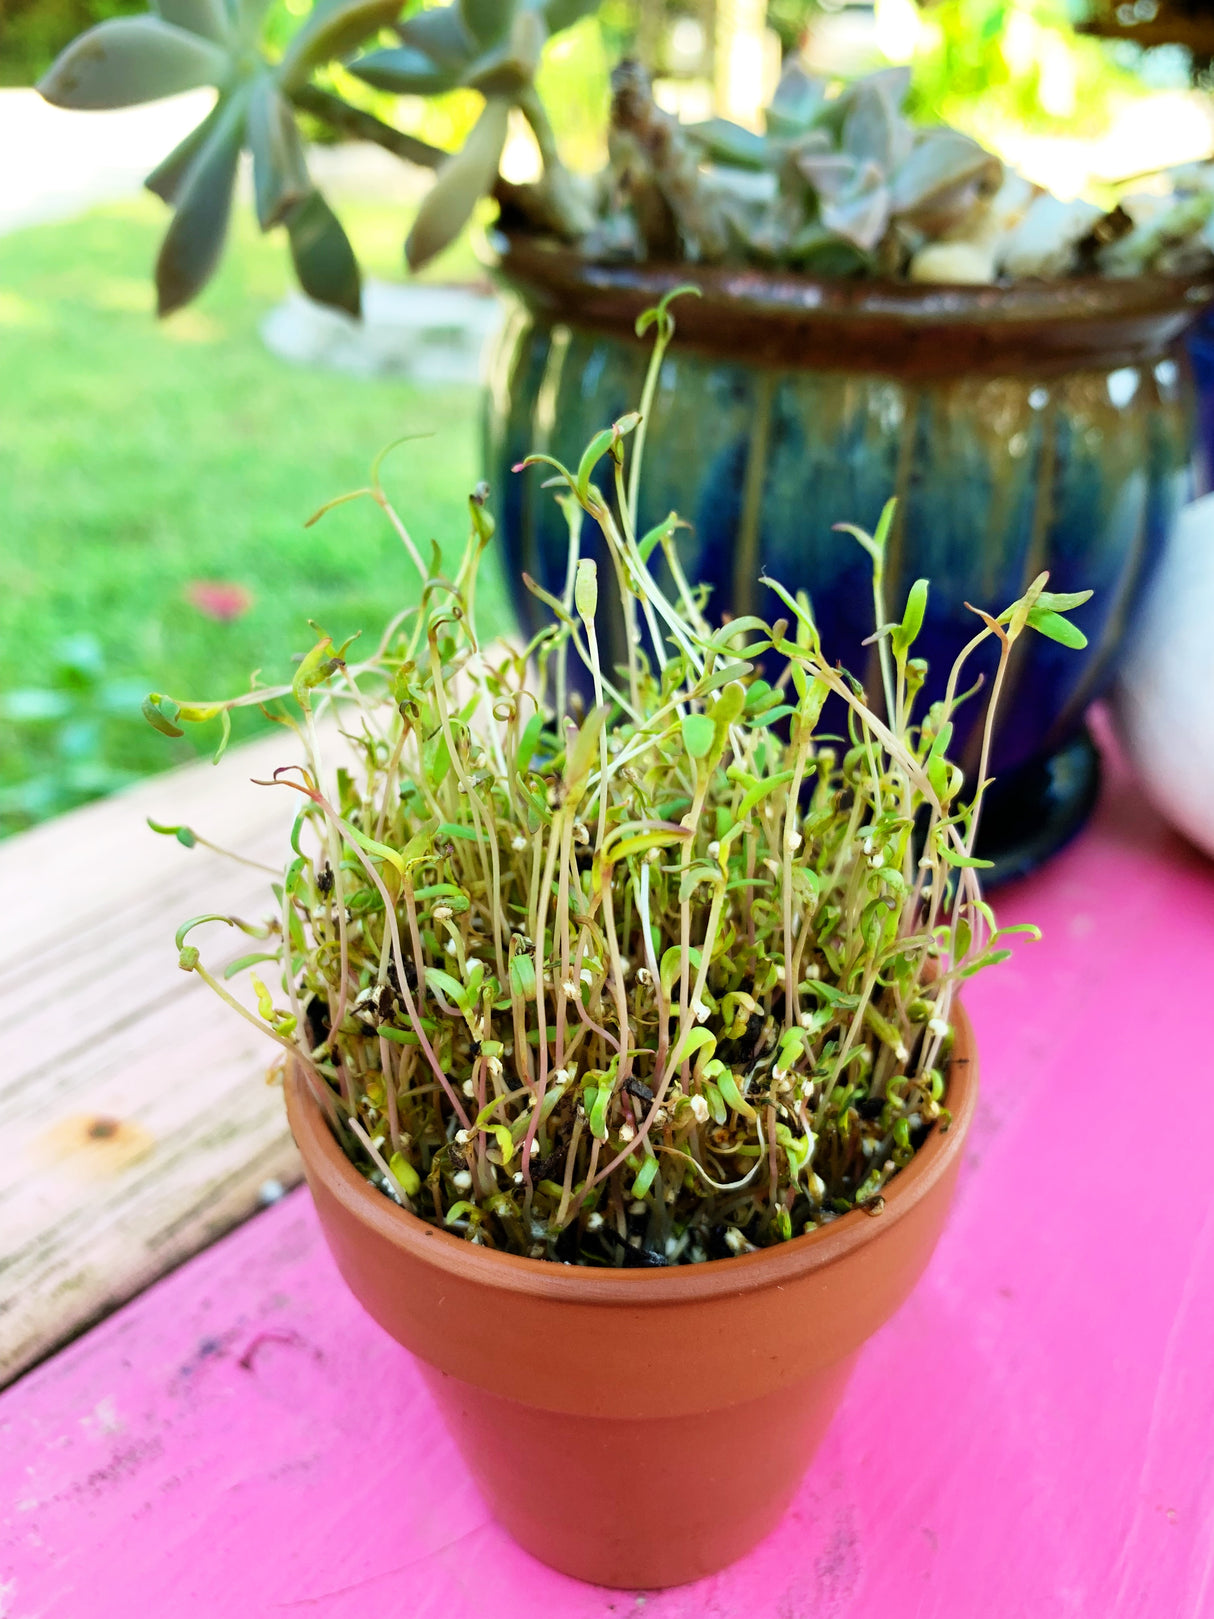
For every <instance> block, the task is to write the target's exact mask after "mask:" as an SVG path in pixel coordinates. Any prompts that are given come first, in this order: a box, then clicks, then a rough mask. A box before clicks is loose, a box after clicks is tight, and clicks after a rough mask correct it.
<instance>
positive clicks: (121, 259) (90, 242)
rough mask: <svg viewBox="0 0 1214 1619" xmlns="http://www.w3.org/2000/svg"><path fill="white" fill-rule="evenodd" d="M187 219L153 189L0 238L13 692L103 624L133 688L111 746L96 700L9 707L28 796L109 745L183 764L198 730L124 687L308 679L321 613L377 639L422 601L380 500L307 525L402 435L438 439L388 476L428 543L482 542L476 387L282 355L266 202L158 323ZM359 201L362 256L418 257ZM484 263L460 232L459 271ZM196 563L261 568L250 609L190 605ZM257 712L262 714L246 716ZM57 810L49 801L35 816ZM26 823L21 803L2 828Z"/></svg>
mask: <svg viewBox="0 0 1214 1619" xmlns="http://www.w3.org/2000/svg"><path fill="white" fill-rule="evenodd" d="M166 217H167V216H166V213H165V210H164V209H163V208H162V207H161V206H160V205H159V204H158V203H157V202H156V201H155V200H154V199H151V198H147V199H140V200H138V201H134V202H131V203H126V204H123V205H121V206H115V207H110V208H106V209H104V210H101V211H99V212H97V213H94V214H91V215H89V216H87V217H85V218H83V219H78V220H74V221H71V222H69V223H65V224H56V225H47V226H41V227H38V228H35V229H30V230H24V231H21V232H18V233H15V234H13V235H10V236H7V237H0V570H2V571H0V578H2V580H3V588H2V589H0V693H5V692H9V693H11V692H12V691H14V690H15V689H21V688H28V687H34V686H43V685H46V684H47V682H48V670H49V669H50V668H51V665H52V663H53V659H54V652H55V648H56V647H57V646H58V645H59V644H60V643H62V642H63V640H64V639H65V638H66V637H72V636H80V635H82V634H84V635H89V636H92V637H94V638H95V640H96V642H97V643H98V645H99V648H100V651H101V654H102V657H103V659H104V670H105V680H106V681H107V682H112V683H121V684H120V685H118V686H116V687H115V690H114V692H113V693H112V694H111V695H112V697H113V699H114V700H113V701H111V703H110V706H111V707H114V706H117V707H118V708H119V710H120V712H119V713H118V715H117V716H116V717H109V718H105V719H104V720H103V721H101V722H100V731H101V736H102V742H101V744H100V748H98V742H97V727H96V726H91V722H90V721H89V719H88V716H87V715H85V716H84V720H83V723H81V724H78V725H77V726H76V727H75V729H74V730H73V728H72V727H70V726H69V727H66V728H65V727H64V726H62V725H59V726H58V727H56V726H55V725H53V724H50V723H43V724H34V725H30V724H22V725H14V724H12V723H7V722H4V721H0V783H3V784H4V785H5V786H6V787H7V788H10V789H11V787H12V786H13V784H15V783H19V782H21V781H22V780H25V781H27V782H28V781H29V779H30V778H31V777H32V776H34V775H36V774H38V773H40V772H41V773H45V772H46V771H47V769H48V767H50V766H51V762H52V760H53V759H54V757H55V756H56V753H57V752H58V753H59V754H66V755H68V756H69V757H70V756H71V755H72V753H73V751H74V752H75V754H76V755H77V756H78V757H80V758H85V757H86V756H88V755H90V750H92V755H96V756H97V757H98V758H99V757H100V756H101V755H103V756H104V763H105V764H106V765H107V766H110V767H114V768H117V769H119V770H124V771H125V770H130V771H138V772H144V771H149V770H155V769H159V768H163V767H165V766H167V765H169V764H172V763H175V762H177V761H178V760H179V759H181V758H182V757H185V756H188V754H189V750H190V746H191V743H190V742H188V741H184V740H183V741H180V742H173V741H170V740H169V739H167V738H164V737H161V736H158V735H157V734H156V733H155V732H153V731H152V730H151V729H150V727H148V726H147V725H146V724H145V722H144V721H143V720H142V719H141V718H139V716H138V713H137V710H136V711H135V712H134V713H130V710H129V708H126V707H125V705H126V704H127V703H128V701H129V697H128V693H127V687H126V683H128V682H130V683H133V686H132V690H134V689H137V688H139V687H142V688H147V689H151V688H155V689H157V690H160V691H166V692H169V693H171V694H173V695H174V696H187V697H196V696H204V697H207V696H213V695H215V696H222V695H228V694H231V693H233V692H235V691H237V690H242V689H244V688H245V687H246V685H247V682H248V676H249V673H250V671H252V670H253V669H255V668H260V669H261V670H262V675H263V679H265V680H271V679H275V678H278V677H280V676H282V675H283V674H285V673H287V672H288V671H289V668H290V658H291V655H292V654H293V653H299V652H301V651H304V650H306V648H307V646H308V645H310V644H311V639H312V637H311V632H310V631H309V629H308V624H307V621H308V619H309V618H312V619H316V620H317V621H319V622H320V623H321V624H323V626H324V628H325V629H326V630H329V631H330V632H332V633H333V634H334V636H335V637H341V636H344V635H346V634H348V633H349V632H350V631H352V630H355V629H359V628H362V629H363V630H364V631H365V632H366V633H367V634H368V635H369V634H370V633H372V632H374V631H375V630H377V629H378V628H379V627H380V626H381V625H382V624H383V622H384V621H385V620H386V619H387V618H388V617H389V616H390V614H391V613H392V612H394V611H395V610H397V608H398V607H399V606H401V605H402V604H403V603H405V602H407V601H409V600H411V599H413V598H414V596H415V593H416V591H415V580H414V578H413V577H411V573H412V570H411V568H410V566H409V564H408V561H407V559H406V558H405V556H404V555H403V552H402V550H401V547H400V544H399V541H398V540H397V539H396V538H395V537H394V535H393V534H392V533H391V531H390V529H389V528H388V525H387V523H386V522H385V521H384V519H383V518H382V516H381V514H380V513H379V512H378V511H377V510H376V509H375V508H374V507H373V506H372V505H371V503H370V502H357V503H352V504H350V505H347V506H344V507H341V508H339V509H338V510H336V511H334V512H333V513H331V514H330V515H329V516H328V517H326V518H325V519H324V520H323V522H321V523H320V524H318V525H317V527H315V528H312V529H307V530H305V529H304V526H303V525H304V522H305V520H306V519H307V517H308V516H309V515H310V514H311V513H312V512H313V511H314V510H315V509H316V508H317V507H318V506H319V505H321V504H322V503H323V502H324V501H326V500H328V499H330V498H331V497H333V496H334V495H337V494H340V493H342V492H343V491H345V490H348V489H351V488H355V487H357V486H358V485H360V484H362V483H364V482H365V481H366V474H367V469H368V465H369V463H370V461H371V459H372V457H373V456H374V455H375V453H376V452H377V451H378V450H379V449H380V448H381V447H382V446H383V445H384V444H386V443H387V442H388V441H390V440H392V439H394V438H397V437H399V436H400V435H401V434H404V433H408V432H411V431H422V430H424V431H427V432H429V433H431V434H432V435H433V436H432V437H430V438H429V439H426V440H423V441H422V442H421V443H419V444H417V445H415V446H409V445H406V446H403V447H402V448H401V449H399V450H398V451H396V452H395V453H394V456H393V458H392V460H391V461H390V462H389V464H388V468H387V470H386V473H385V480H386V482H387V484H388V487H389V490H390V492H391V494H392V495H393V498H394V500H395V502H396V504H397V506H398V508H399V510H400V511H401V514H402V516H403V517H404V518H405V521H406V523H407V524H408V526H409V527H410V529H411V531H412V533H413V535H414V538H415V539H417V540H418V541H421V542H426V541H428V540H429V539H430V538H431V537H434V538H436V539H438V540H439V541H440V542H442V543H444V544H445V545H453V544H458V543H460V542H461V540H462V535H463V532H464V524H465V512H466V507H465V505H464V500H465V497H466V495H467V492H468V490H469V489H470V488H471V487H472V485H473V483H474V482H475V481H476V478H477V476H478V461H479V450H478V434H479V428H478V422H479V405H478V398H477V391H476V390H475V389H474V388H472V387H456V386H445V387H435V386H433V385H429V384H427V385H424V386H423V385H418V384H412V383H409V382H407V381H403V380H364V379H360V378H355V377H347V376H342V375H338V374H334V373H331V372H325V371H319V370H312V369H309V368H303V367H295V366H292V365H289V364H288V363H286V362H284V361H281V360H279V359H277V358H275V357H274V356H273V355H271V354H270V353H268V352H267V351H266V350H265V349H264V348H263V347H262V345H261V342H260V340H259V338H258V336H257V323H258V321H259V319H260V318H261V317H262V315H263V314H264V313H265V311H266V310H267V309H268V308H269V307H270V306H271V305H272V304H273V303H274V302H276V301H277V300H278V299H279V298H280V297H281V296H282V295H283V293H284V292H285V291H286V289H287V286H288V282H289V266H288V263H287V256H286V253H285V250H284V245H283V243H282V241H281V240H280V238H278V237H277V236H276V237H272V238H269V239H265V238H261V237H259V236H258V234H257V232H256V229H255V227H254V226H253V225H252V224H251V223H250V222H249V220H248V217H247V210H238V220H237V223H236V226H235V230H234V238H233V241H232V242H231V244H230V246H229V250H228V254H227V257H226V259H225V261H224V264H223V267H222V269H221V271H220V273H219V275H218V277H217V278H216V280H215V282H214V283H213V284H212V285H211V286H210V287H209V288H208V289H207V291H206V293H205V294H204V295H203V297H202V298H201V299H200V300H199V302H198V303H197V304H196V305H195V306H193V307H192V308H190V309H187V310H184V311H182V312H181V313H180V314H179V315H176V316H174V317H172V318H171V319H170V320H169V321H167V322H164V323H162V324H158V323H157V322H156V320H155V318H154V316H153V314H152V289H151V281H150V274H149V271H150V266H151V264H152V262H153V260H154V257H155V253H156V249H157V244H158V241H159V237H160V235H161V233H162V231H163V229H164V225H165V221H166ZM343 217H344V218H345V219H346V221H347V225H348V228H350V231H351V235H352V236H353V237H354V238H355V242H356V246H357V247H358V248H359V250H360V253H361V255H362V257H363V261H364V264H365V265H366V266H367V267H368V268H369V269H370V270H372V271H373V272H375V273H379V274H386V275H394V274H397V273H398V271H397V265H398V264H399V254H400V243H401V241H402V240H403V236H404V233H405V229H406V227H407V223H408V222H407V220H403V219H401V218H400V217H399V215H394V214H392V213H391V212H390V211H389V210H386V209H381V210H375V209H369V208H363V209H361V210H360V209H354V210H350V209H343ZM471 264H472V261H471V257H470V255H469V254H468V253H467V252H466V251H465V250H461V249H456V250H453V253H452V254H451V255H449V256H448V259H447V260H446V261H445V262H444V263H443V264H442V265H441V266H440V267H439V270H438V274H439V276H440V277H445V278H447V279H451V278H453V277H454V276H455V275H459V274H465V275H466V274H468V273H469V272H470V269H471ZM199 580H207V581H209V580H219V581H226V582H231V583H235V584H239V585H242V586H244V587H245V588H246V589H247V590H248V591H249V592H250V593H251V596H252V606H251V607H250V608H249V610H248V611H247V612H246V613H245V614H244V615H243V616H242V617H240V618H238V619H237V620H235V621H233V622H228V623H219V622H215V621H213V620H212V619H210V618H208V617H206V616H205V615H204V614H203V613H202V612H200V611H199V610H198V609H197V608H196V607H194V606H192V605H191V604H190V602H189V600H188V595H187V592H188V590H189V587H190V585H191V583H192V582H195V581H199ZM484 597H485V599H486V601H487V602H490V603H491V602H492V601H493V600H495V599H497V600H500V599H501V598H500V592H494V591H486V592H485V593H484ZM487 627H488V628H490V629H491V630H492V629H496V628H499V627H500V625H490V626H487ZM128 713H130V717H127V715H128ZM255 723H256V720H255V718H254V717H252V716H248V717H246V730H247V729H248V727H249V726H250V725H252V724H255ZM90 726H91V728H90ZM206 743H207V738H204V737H197V738H195V739H194V740H193V746H195V747H197V748H200V749H201V748H205V746H206ZM86 774H87V772H86ZM60 807H64V806H63V802H62V795H60V797H59V798H58V799H55V798H54V795H51V797H49V798H46V800H45V803H44V806H43V810H41V811H37V812H36V813H43V812H49V811H50V810H52V809H55V808H60ZM28 818H29V816H28V815H25V814H22V813H15V812H13V811H12V807H11V804H10V812H9V814H8V815H7V817H6V818H4V819H2V820H0V828H2V829H3V830H8V831H11V830H13V829H14V827H15V826H17V825H19V824H21V822H22V821H23V820H25V819H28Z"/></svg>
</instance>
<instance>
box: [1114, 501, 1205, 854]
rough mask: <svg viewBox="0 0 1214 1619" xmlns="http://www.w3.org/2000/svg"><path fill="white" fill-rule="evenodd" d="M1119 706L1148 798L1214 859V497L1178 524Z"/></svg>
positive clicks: (1129, 660)
mask: <svg viewBox="0 0 1214 1619" xmlns="http://www.w3.org/2000/svg"><path fill="white" fill-rule="evenodd" d="M1115 705H1116V712H1117V717H1118V722H1119V725H1120V728H1121V733H1122V736H1123V737H1124V739H1125V744H1126V748H1127V750H1128V752H1129V755H1130V758H1131V760H1132V761H1133V764H1134V766H1135V768H1136V770H1137V771H1138V774H1139V776H1140V778H1141V780H1142V784H1143V786H1144V788H1145V789H1146V792H1147V795H1148V797H1149V798H1150V799H1151V800H1152V802H1153V803H1154V804H1155V806H1156V808H1157V809H1158V810H1159V811H1160V812H1161V813H1162V814H1163V815H1165V816H1166V817H1167V819H1168V820H1169V821H1171V823H1172V825H1173V826H1175V827H1176V828H1177V830H1178V831H1180V832H1183V833H1184V834H1185V836H1186V837H1188V838H1191V839H1192V841H1193V842H1194V843H1195V844H1197V846H1198V847H1199V848H1201V849H1204V850H1205V852H1206V853H1207V854H1209V855H1214V495H1205V496H1203V497H1202V499H1200V500H1196V501H1194V502H1193V504H1192V505H1190V506H1186V507H1185V508H1184V510H1183V511H1182V512H1181V514H1180V517H1179V518H1178V520H1177V523H1176V527H1175V529H1174V530H1173V532H1172V536H1171V538H1170V540H1169V541H1168V545H1167V549H1166V551H1165V553H1164V556H1163V560H1162V562H1161V564H1160V567H1159V571H1158V573H1157V574H1156V576H1155V579H1154V582H1153V583H1152V585H1151V590H1150V594H1149V596H1148V598H1147V600H1146V602H1144V604H1143V610H1142V613H1141V616H1140V618H1139V622H1138V627H1137V630H1136V631H1135V634H1134V636H1133V639H1132V641H1131V643H1130V647H1129V650H1128V654H1127V656H1126V660H1125V662H1124V664H1123V665H1122V673H1121V678H1120V680H1119V682H1118V688H1117V693H1116V699H1115Z"/></svg>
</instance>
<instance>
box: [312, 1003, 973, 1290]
mask: <svg viewBox="0 0 1214 1619" xmlns="http://www.w3.org/2000/svg"><path fill="white" fill-rule="evenodd" d="M953 1022H954V1028H955V1031H956V1037H955V1041H954V1046H953V1056H952V1061H951V1064H950V1068H949V1077H948V1091H947V1097H946V1099H947V1101H948V1103H949V1110H950V1113H951V1116H952V1117H951V1123H950V1127H949V1129H948V1130H947V1131H941V1130H940V1128H939V1126H933V1127H932V1129H931V1131H930V1133H929V1134H928V1137H927V1139H926V1140H925V1141H924V1143H923V1145H922V1146H921V1147H920V1148H919V1149H918V1151H917V1152H916V1153H915V1155H914V1157H913V1158H912V1159H911V1161H910V1163H909V1164H907V1165H906V1166H905V1167H904V1168H902V1169H900V1170H899V1171H898V1172H897V1173H896V1174H895V1175H894V1176H893V1178H892V1179H891V1180H890V1181H889V1182H888V1184H887V1185H886V1187H885V1189H884V1192H883V1197H884V1208H883V1212H882V1213H881V1214H880V1215H873V1214H870V1213H868V1212H866V1211H865V1210H862V1209H853V1210H851V1211H850V1213H848V1214H844V1215H840V1216H839V1218H838V1219H836V1220H833V1221H832V1222H831V1223H830V1224H829V1225H827V1226H823V1227H819V1228H818V1230H816V1231H813V1232H810V1233H807V1234H806V1235H804V1236H800V1237H794V1238H793V1239H792V1240H791V1241H789V1242H786V1243H780V1244H779V1245H777V1246H775V1247H771V1248H761V1249H758V1250H756V1251H755V1252H754V1253H747V1254H739V1255H737V1256H736V1257H732V1258H727V1259H709V1260H705V1261H704V1262H703V1263H701V1264H698V1265H671V1266H667V1267H655V1268H653V1269H649V1268H645V1267H638V1268H636V1269H615V1268H612V1269H601V1270H600V1269H595V1268H593V1267H590V1266H586V1265H573V1264H558V1263H556V1262H555V1261H553V1260H548V1259H531V1258H528V1257H527V1256H525V1255H522V1254H510V1253H502V1252H500V1251H499V1250H497V1249H492V1248H483V1247H480V1246H479V1245H477V1244H473V1243H470V1242H467V1241H466V1240H465V1239H464V1238H462V1237H457V1236H456V1235H455V1234H454V1233H452V1232H449V1231H443V1230H440V1229H439V1228H438V1227H437V1226H433V1225H430V1224H429V1223H428V1222H427V1221H425V1220H423V1219H421V1217H420V1216H418V1215H415V1214H410V1213H409V1212H408V1210H406V1209H402V1208H401V1207H400V1206H399V1204H396V1203H394V1202H393V1201H392V1200H391V1199H390V1198H388V1197H387V1196H385V1194H384V1193H383V1192H380V1191H378V1190H377V1189H376V1188H375V1187H373V1186H372V1185H370V1183H369V1182H368V1181H366V1180H365V1179H364V1178H363V1176H362V1175H360V1174H359V1172H358V1171H357V1170H356V1169H355V1167H354V1165H353V1164H352V1163H351V1162H350V1160H349V1159H348V1158H347V1157H346V1155H345V1153H344V1152H343V1151H342V1148H341V1145H340V1143H339V1142H338V1140H337V1138H336V1137H335V1136H334V1134H333V1132H332V1130H331V1129H330V1128H329V1125H328V1121H327V1120H326V1118H325V1116H324V1113H323V1111H322V1109H321V1106H320V1103H319V1102H318V1101H317V1099H316V1097H315V1095H314V1094H313V1092H312V1090H311V1088H310V1086H309V1085H308V1083H307V1081H306V1080H305V1078H304V1075H303V1070H302V1069H301V1068H300V1066H299V1065H298V1064H297V1063H289V1064H288V1065H287V1073H286V1076H285V1082H284V1089H285V1093H286V1102H287V1115H288V1118H289V1120H290V1125H291V1131H292V1134H293V1135H294V1137H295V1141H296V1144H297V1146H298V1147H299V1150H300V1152H301V1154H302V1156H303V1159H304V1162H305V1165H306V1167H307V1171H308V1176H309V1179H312V1178H316V1179H318V1180H320V1181H322V1182H323V1184H324V1187H325V1190H326V1191H327V1192H328V1193H329V1195H330V1196H332V1197H333V1198H334V1199H335V1200H336V1201H337V1202H338V1203H340V1204H341V1205H342V1206H344V1207H345V1208H346V1210H347V1211H348V1212H349V1213H350V1214H351V1215H352V1216H353V1217H354V1218H355V1219H357V1220H359V1221H361V1222H363V1223H364V1224H366V1225H369V1226H371V1227H373V1228H374V1229H375V1230H376V1232H377V1233H378V1234H379V1235H380V1236H382V1237H384V1238H385V1239H387V1240H388V1241H389V1242H391V1243H392V1244H394V1245H395V1246H397V1247H399V1248H402V1249H404V1250H405V1251H406V1252H407V1253H409V1254H410V1256H411V1257H413V1258H415V1259H419V1260H422V1261H424V1262H425V1263H427V1264H430V1265H433V1266H436V1267H438V1268H440V1269H442V1270H445V1271H447V1272H448V1273H450V1274H451V1275H452V1276H453V1277H455V1278H458V1279H460V1280H462V1281H465V1282H475V1283H479V1284H480V1285H482V1286H485V1287H494V1288H500V1289H502V1290H504V1291H507V1292H512V1293H523V1294H529V1295H531V1296H533V1297H541V1298H546V1299H550V1300H553V1301H561V1300H564V1301H566V1302H569V1303H577V1304H581V1305H596V1304H597V1305H612V1304H628V1305H630V1306H633V1307H636V1306H643V1305H672V1304H678V1303H689V1302H704V1301H707V1300H710V1299H714V1298H722V1297H730V1296H737V1295H740V1294H745V1293H750V1292H754V1291H757V1290H760V1289H763V1288H768V1287H773V1286H775V1287H779V1286H780V1285H782V1284H783V1283H784V1282H787V1281H791V1280H792V1279H793V1278H794V1277H802V1276H805V1275H806V1274H808V1273H811V1272H813V1271H818V1270H825V1269H826V1268H827V1267H829V1266H832V1265H835V1264H838V1263H840V1262H841V1261H842V1260H844V1259H846V1258H847V1256H848V1255H849V1254H851V1253H853V1252H854V1251H855V1250H857V1249H859V1248H862V1247H865V1246H867V1245H868V1244H870V1243H872V1242H874V1241H876V1240H878V1239H879V1238H880V1237H881V1235H882V1234H883V1233H884V1232H886V1231H889V1230H891V1229H892V1228H893V1226H895V1225H896V1224H897V1223H898V1222H899V1221H900V1220H901V1219H903V1218H904V1217H905V1216H906V1215H907V1214H909V1213H910V1212H911V1211H912V1210H913V1209H914V1208H915V1206H916V1205H917V1204H918V1203H920V1202H921V1201H922V1199H923V1198H924V1197H925V1196H927V1195H928V1194H929V1193H930V1191H931V1190H932V1188H933V1187H934V1186H935V1184H936V1183H937V1182H938V1181H939V1180H940V1178H941V1176H943V1175H944V1174H945V1173H946V1172H947V1171H948V1169H949V1168H950V1166H951V1163H952V1160H953V1159H954V1158H955V1157H956V1155H957V1154H958V1153H959V1152H960V1151H961V1147H962V1143H963V1142H964V1139H965V1136H966V1133H967V1130H968V1128H969V1125H970V1122H971V1120H972V1118H973V1114H974V1108H975V1106H976V1103H977V1095H978V1064H977V1055H976V1051H975V1046H974V1036H973V1030H972V1028H971V1026H970V1023H969V1019H968V1018H967V1017H966V1015H965V1012H964V1010H963V1009H962V1008H961V1007H960V1006H959V1005H957V1004H956V1003H954V1006H953Z"/></svg>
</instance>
